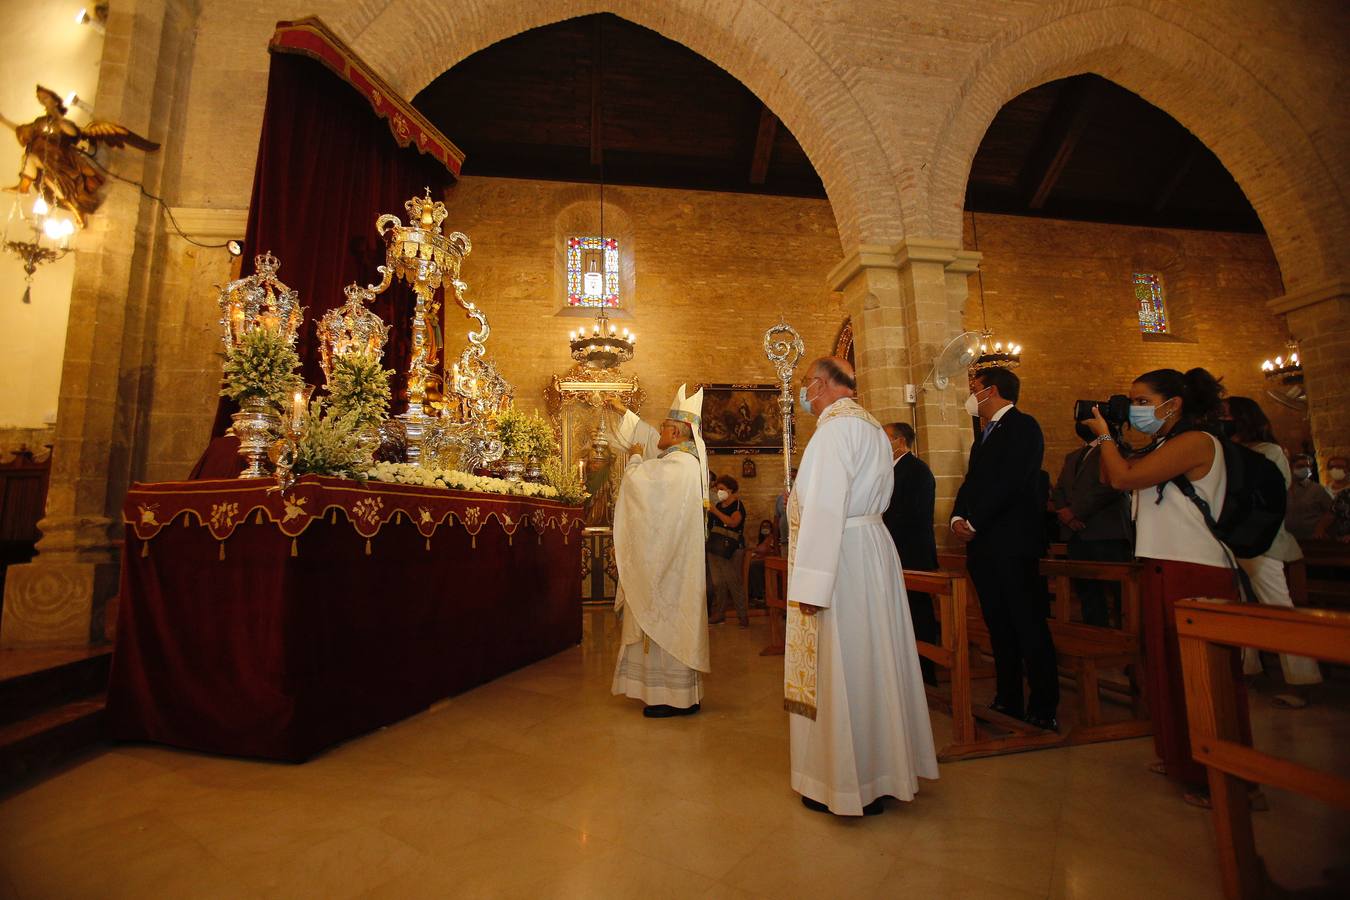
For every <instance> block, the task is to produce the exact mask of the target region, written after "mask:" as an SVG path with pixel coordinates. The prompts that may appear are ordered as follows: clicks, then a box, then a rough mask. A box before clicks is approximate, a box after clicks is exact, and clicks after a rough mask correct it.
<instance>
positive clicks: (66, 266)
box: [0, 2, 103, 459]
mask: <svg viewBox="0 0 1350 900" xmlns="http://www.w3.org/2000/svg"><path fill="white" fill-rule="evenodd" d="M79 7H80V4H78V3H73V2H72V3H6V4H3V5H0V115H4V116H5V117H6V118H8V119H11V120H13V121H15V122H21V123H22V122H29V121H32V120H33V119H34V118H36V117H37V116H38V115H39V114H40V113H41V111H42V109H41V107H40V106H39V105H38V102H37V100H36V99H35V98H34V96H33V90H34V86H35V85H36V84H42V85H44V86H47V87H50V88H51V89H52V90H54V91H56V92H57V93H59V94H61V95H62V96H63V97H64V96H66V95H67V94H69V93H71V92H74V93H75V94H76V95H77V96H78V97H79V98H80V100H81V102H84V103H89V102H90V101H91V100H92V99H93V97H94V93H95V90H96V88H97V87H98V75H99V59H100V58H101V56H102V50H103V39H102V36H101V35H99V33H98V32H97V31H95V30H94V29H93V28H89V27H87V26H83V25H80V24H77V23H76V22H75V13H76V11H77V10H78V9H79ZM71 117H72V118H74V119H75V120H76V121H78V122H80V123H86V122H88V121H89V116H88V114H87V112H86V111H85V110H84V109H81V108H79V107H78V106H77V107H76V108H74V109H72V110H71ZM22 158H23V150H22V148H21V147H20V146H19V144H18V142H17V141H16V140H14V134H13V132H11V131H9V130H8V129H4V130H3V131H0V183H3V185H4V186H5V187H10V186H12V185H13V184H14V183H15V180H16V177H17V173H18V171H19V166H20V163H21V161H22ZM15 196H16V195H14V194H12V193H8V192H6V193H3V194H0V203H3V207H2V208H0V216H3V217H4V218H5V220H6V221H8V220H9V217H10V214H11V207H12V205H13V203H14V200H15ZM9 227H10V228H11V229H14V227H15V226H14V225H13V224H12V223H11V224H10V226H9ZM10 238H11V239H16V238H17V239H26V235H25V234H21V233H20V232H18V231H11V233H10ZM79 246H80V244H79V243H78V236H77V243H76V247H77V249H78V247H79ZM74 273H75V254H74V253H71V254H68V255H67V256H65V257H64V258H62V259H59V260H57V261H55V262H51V263H47V264H44V265H42V266H40V267H39V268H38V271H37V273H36V274H35V275H34V277H33V283H32V293H31V302H29V303H23V302H21V300H20V298H21V296H22V295H23V292H24V288H25V287H27V284H26V282H25V273H24V270H23V263H22V262H20V261H19V259H18V257H16V256H14V255H13V254H12V253H8V252H5V253H3V254H0V384H3V385H4V390H3V391H0V459H3V458H4V455H5V454H7V453H8V452H12V451H13V450H16V449H18V447H20V446H23V445H26V446H28V447H29V448H30V449H33V450H38V449H40V448H41V446H42V445H43V444H45V443H48V442H49V441H50V440H51V432H52V426H53V423H55V421H56V405H57V403H56V401H57V394H58V391H59V389H60V386H61V361H62V356H63V353H64V348H65V341H66V320H67V317H68V315H69V312H70V290H71V283H72V280H73V279H74Z"/></svg>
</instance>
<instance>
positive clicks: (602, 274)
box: [567, 33, 637, 369]
mask: <svg viewBox="0 0 1350 900" xmlns="http://www.w3.org/2000/svg"><path fill="white" fill-rule="evenodd" d="M604 51H605V47H604V41H603V33H601V34H600V40H599V46H598V49H597V53H596V56H597V59H596V67H597V69H598V72H599V75H598V77H599V78H601V79H603V78H604V65H605V53H604ZM597 118H599V112H597ZM596 124H597V130H596V133H597V138H596V155H597V158H598V161H599V165H600V241H599V247H600V254H601V256H600V259H601V263H600V271H598V272H589V271H588V272H587V273H586V274H585V275H584V276H583V278H584V279H585V281H584V284H585V286H586V287H585V290H584V291H583V295H584V296H587V297H598V298H599V301H600V311H599V312H598V313H597V314H596V317H595V322H594V324H592V325H591V327H590V329H589V330H587V329H586V328H584V327H583V328H580V329H577V330H574V331H571V332H569V333H568V335H567V346H568V349H569V350H570V351H571V353H572V358H573V359H574V360H576V361H577V362H579V363H581V364H582V365H583V366H585V367H587V368H588V369H612V368H614V367H615V366H618V365H619V364H621V363H626V362H628V361H629V360H630V359H632V358H633V350H634V348H635V345H636V344H637V335H636V334H634V333H632V332H630V331H629V330H628V329H627V328H624V329H623V330H622V331H620V330H619V328H618V327H617V326H616V325H614V324H613V323H612V322H610V321H609V311H608V309H607V308H606V305H605V304H607V303H609V302H610V300H611V298H610V297H609V293H610V289H609V288H608V286H607V281H608V278H610V277H617V276H615V274H614V272H615V270H614V269H612V268H611V265H610V255H609V254H610V253H611V251H612V252H614V253H615V255H616V256H617V253H618V249H617V246H616V245H615V241H614V239H613V238H606V237H605V148H604V145H603V136H604V129H603V127H602V122H600V121H597V123H596ZM612 299H613V302H614V304H615V305H617V304H618V297H617V295H616V296H614V297H613V298H612Z"/></svg>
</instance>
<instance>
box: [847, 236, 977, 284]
mask: <svg viewBox="0 0 1350 900" xmlns="http://www.w3.org/2000/svg"><path fill="white" fill-rule="evenodd" d="M982 258H983V255H982V254H981V253H979V252H978V251H974V250H963V249H961V245H960V244H959V243H958V242H956V241H949V240H942V239H940V238H926V237H920V236H914V237H907V238H905V239H904V240H903V241H900V242H899V243H898V244H863V245H862V246H860V247H859V248H858V249H857V251H856V252H854V253H853V254H852V255H850V256H848V257H845V258H844V259H843V260H840V262H839V264H838V265H837V266H835V267H834V268H833V269H831V270H830V274H829V275H827V276H825V280H826V283H827V284H828V286H829V288H830V290H832V291H843V290H844V289H845V288H846V287H847V286H848V285H849V284H850V283H851V282H852V281H853V280H854V279H855V278H857V277H858V276H860V275H863V274H864V273H865V272H867V271H868V270H869V269H891V270H895V271H903V270H904V269H905V268H907V267H910V266H913V265H914V264H915V263H936V264H940V265H941V266H942V267H943V269H944V270H945V271H947V272H950V273H954V274H962V275H969V274H971V273H972V272H974V271H976V270H977V269H978V268H979V265H980V260H981V259H982Z"/></svg>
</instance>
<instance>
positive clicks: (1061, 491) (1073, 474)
mask: <svg viewBox="0 0 1350 900" xmlns="http://www.w3.org/2000/svg"><path fill="white" fill-rule="evenodd" d="M1074 430H1075V431H1076V432H1078V436H1079V437H1080V438H1082V439H1083V446H1081V447H1079V448H1078V449H1077V450H1073V451H1071V452H1070V453H1069V454H1068V455H1067V456H1065V457H1064V468H1062V469H1060V472H1059V479H1058V480H1057V481H1056V482H1055V489H1054V491H1053V493H1052V494H1051V497H1050V500H1051V502H1052V503H1053V504H1054V507H1055V515H1056V516H1057V517H1058V519H1059V524H1060V526H1061V527H1062V528H1063V529H1064V530H1065V531H1067V532H1068V544H1069V559H1081V560H1086V561H1090V562H1128V561H1129V560H1131V559H1134V529H1133V527H1132V526H1131V523H1130V501H1129V495H1128V494H1122V493H1121V492H1120V491H1117V490H1114V489H1113V488H1112V487H1111V485H1109V484H1102V479H1101V465H1100V458H1099V457H1098V455H1097V448H1096V447H1095V446H1093V445H1091V443H1090V442H1091V441H1092V440H1093V439H1094V438H1095V437H1096V435H1095V434H1093V433H1092V429H1090V428H1088V427H1087V425H1086V424H1084V423H1083V422H1077V423H1075V427H1074ZM1073 589H1074V591H1075V593H1077V594H1078V599H1079V600H1080V601H1081V603H1082V605H1083V621H1084V622H1086V623H1087V624H1088V625H1100V626H1101V627H1103V628H1108V627H1110V625H1111V619H1112V616H1111V611H1110V608H1111V606H1112V600H1113V599H1114V601H1115V604H1117V605H1118V604H1119V601H1120V588H1119V586H1117V585H1115V584H1110V583H1107V582H1104V581H1095V580H1093V579H1090V578H1075V579H1074V581H1073Z"/></svg>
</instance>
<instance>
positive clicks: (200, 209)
mask: <svg viewBox="0 0 1350 900" xmlns="http://www.w3.org/2000/svg"><path fill="white" fill-rule="evenodd" d="M168 212H169V213H170V214H171V215H172V216H173V221H174V222H177V223H178V227H179V228H181V229H182V230H183V231H184V232H185V233H186V234H190V235H191V236H192V237H194V238H199V239H207V240H217V241H225V240H231V239H235V240H241V241H242V240H243V239H244V232H245V231H247V230H248V210H247V209H220V208H217V207H211V206H175V207H172V208H171V209H169V210H168ZM163 226H164V233H165V234H169V235H176V234H177V233H178V232H176V231H175V230H174V229H173V226H172V225H171V224H170V222H169V218H168V216H166V217H165V219H164V222H163Z"/></svg>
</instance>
